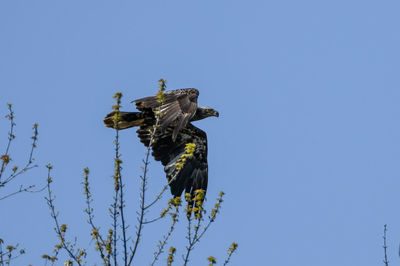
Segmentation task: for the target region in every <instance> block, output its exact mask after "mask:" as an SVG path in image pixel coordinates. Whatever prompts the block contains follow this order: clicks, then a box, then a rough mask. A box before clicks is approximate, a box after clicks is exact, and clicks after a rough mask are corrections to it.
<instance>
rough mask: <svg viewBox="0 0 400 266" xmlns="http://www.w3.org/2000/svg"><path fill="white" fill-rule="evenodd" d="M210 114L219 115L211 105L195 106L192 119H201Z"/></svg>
mask: <svg viewBox="0 0 400 266" xmlns="http://www.w3.org/2000/svg"><path fill="white" fill-rule="evenodd" d="M210 116H215V117H219V113H218V111H217V110H214V109H213V108H211V107H197V110H196V114H195V116H194V117H193V119H192V121H196V120H201V119H204V118H207V117H210Z"/></svg>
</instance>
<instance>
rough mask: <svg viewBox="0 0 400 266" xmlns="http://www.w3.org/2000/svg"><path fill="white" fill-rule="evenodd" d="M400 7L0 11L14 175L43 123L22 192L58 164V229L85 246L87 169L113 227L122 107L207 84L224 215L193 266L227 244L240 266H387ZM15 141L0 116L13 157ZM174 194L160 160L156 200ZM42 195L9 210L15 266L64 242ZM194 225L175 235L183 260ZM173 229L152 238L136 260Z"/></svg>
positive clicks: (152, 231)
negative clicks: (117, 108) (164, 191)
mask: <svg viewBox="0 0 400 266" xmlns="http://www.w3.org/2000/svg"><path fill="white" fill-rule="evenodd" d="M399 10H400V3H399V2H398V1H394V0H387V1H369V0H364V1H341V0H339V1H308V0H307V1H261V0H260V1H188V0H185V1H175V0H174V1H113V2H111V1H41V0H37V1H20V0H14V1H1V2H0V36H1V37H0V38H1V41H0V91H1V93H0V111H1V114H2V115H3V114H4V115H5V114H6V112H7V108H6V103H8V102H11V103H13V104H14V107H15V112H16V115H17V117H16V122H17V131H16V134H17V139H16V141H15V146H14V147H13V150H12V152H13V153H14V154H15V155H16V156H15V162H20V161H23V160H24V159H25V158H26V156H27V152H28V148H29V147H28V146H29V136H30V134H31V130H30V129H31V125H32V124H33V123H34V122H38V123H39V132H40V135H39V148H38V150H37V156H36V158H37V163H38V164H39V165H40V167H39V168H37V169H34V170H32V171H31V172H30V173H29V174H27V175H25V176H24V177H23V178H21V179H19V182H20V183H21V182H22V183H35V184H38V185H40V184H42V183H44V180H45V175H46V169H45V167H44V165H45V164H46V163H48V162H51V163H52V164H53V165H54V173H53V177H54V180H55V182H54V186H53V188H54V192H55V193H56V195H57V199H56V206H57V208H58V209H59V210H60V211H61V214H60V221H61V222H62V223H67V224H68V225H69V227H70V228H71V232H74V234H73V235H76V236H78V238H79V243H80V245H81V246H82V247H86V246H87V245H88V243H89V239H90V237H89V235H88V231H89V230H90V229H89V226H88V225H87V224H86V217H85V215H84V213H83V212H82V210H83V209H84V200H83V194H82V189H81V184H80V183H81V177H82V168H84V167H86V166H88V167H89V168H90V169H91V171H92V175H91V180H92V187H93V194H94V197H95V200H96V202H95V208H96V214H95V215H96V220H97V223H98V224H101V225H102V228H103V229H105V228H107V227H108V225H109V223H110V222H111V221H110V220H109V219H108V215H107V207H108V204H109V203H110V202H111V199H110V189H111V187H110V186H111V184H112V179H111V177H110V176H111V175H112V173H113V161H112V160H113V143H112V142H113V136H114V132H113V131H112V130H109V129H106V128H105V127H104V126H103V123H102V119H103V117H104V115H105V114H106V113H108V112H109V111H110V110H111V108H110V107H111V105H112V104H113V101H112V95H113V94H114V92H116V91H121V92H122V93H123V94H124V98H123V106H124V109H125V110H133V105H132V104H130V101H131V100H133V99H135V98H140V97H144V96H148V95H152V94H153V93H154V92H155V91H156V87H157V80H158V79H159V78H165V79H167V80H168V88H169V89H175V88H185V87H195V88H198V89H199V90H200V98H199V104H200V105H207V106H212V107H214V108H215V109H217V110H218V111H219V112H220V117H219V118H218V119H217V118H210V119H207V120H205V121H200V122H197V123H196V125H197V126H199V127H200V128H202V129H204V130H205V131H207V133H208V140H209V190H208V198H209V201H208V203H209V204H211V203H212V202H213V199H214V198H215V197H216V196H217V193H218V192H219V191H220V190H223V191H225V192H226V202H225V203H224V205H223V209H222V213H221V216H220V217H219V218H218V220H217V222H216V223H215V224H214V225H213V227H212V228H211V230H210V231H209V233H208V234H207V235H206V237H205V238H204V240H203V241H202V242H201V243H200V246H199V247H198V248H197V249H196V250H195V252H194V253H193V257H192V262H193V265H205V264H206V263H207V262H206V260H205V258H206V257H207V256H209V255H214V256H216V257H217V260H218V261H219V262H221V261H222V260H223V259H224V257H225V250H226V248H227V247H228V246H229V244H230V243H231V242H232V241H237V242H238V243H239V250H238V253H237V254H236V255H235V256H234V257H233V259H232V265H276V266H277V265H282V266H288V265H296V266H297V265H304V266H309V265H311V266H313V265H315V266H319V265H324V266H338V265H341V266H346V265H364V266H369V265H371V266H372V265H380V264H382V259H383V250H382V230H383V225H384V224H385V223H387V224H388V226H389V232H388V234H389V236H388V237H389V242H388V244H389V250H388V252H389V256H390V257H389V259H390V260H391V261H392V262H393V264H392V265H396V264H398V263H399V258H398V256H397V253H398V246H399V242H400V222H399V221H400V213H399V211H398V203H399V201H400V193H399V188H400V166H399V165H400V164H399V162H400V123H399V119H400V105H399V98H400V78H399V71H400V50H399V47H400V34H399V25H400V16H399ZM7 130H8V125H7V121H6V120H5V119H2V120H1V121H0V134H1V136H0V137H1V141H2V144H1V145H2V146H3V148H4V146H5V144H6V133H7ZM121 135H122V137H121V141H122V154H123V160H124V178H125V180H127V186H126V190H127V193H128V194H129V195H128V198H127V201H128V202H127V204H128V209H127V210H128V212H129V214H128V218H129V223H130V224H131V228H130V234H132V235H133V234H134V226H135V223H136V220H135V219H136V214H135V210H136V208H137V206H138V203H137V198H138V190H139V188H138V186H139V182H138V176H139V174H140V171H141V169H140V165H141V162H140V161H141V158H142V157H143V154H144V148H143V146H142V145H141V143H139V141H138V140H137V138H136V135H135V131H134V130H131V131H124V132H121ZM3 148H1V149H3ZM165 182H166V181H165V177H164V173H163V171H162V168H161V167H160V166H159V163H157V162H153V163H152V165H151V180H150V184H149V185H150V189H149V193H156V192H157V191H158V190H159V189H160V188H161V187H162V186H163V185H164V184H165ZM18 184H19V183H18V182H16V183H14V186H15V187H17V186H18ZM43 197H44V194H34V195H27V194H25V195H18V196H16V197H14V198H12V199H9V200H4V201H1V202H0V209H1V210H2V212H1V213H2V214H1V219H0V237H2V238H4V239H5V240H7V241H8V242H10V243H16V242H19V243H20V245H21V246H22V247H25V249H26V251H27V254H26V255H24V256H23V257H21V258H19V259H18V261H16V262H15V264H14V265H27V264H28V263H32V264H34V265H41V264H42V263H43V260H42V259H41V255H42V254H43V253H49V252H50V251H51V250H52V248H53V244H55V243H56V241H57V239H56V237H55V234H54V232H53V221H52V220H51V218H50V216H49V211H48V208H47V206H46V203H45V201H44V199H43ZM163 206H164V203H162V204H159V205H158V208H160V209H161V208H162V207H163ZM153 214H154V215H155V213H153ZM185 226H186V224H185V223H184V221H183V219H182V221H181V223H180V224H179V226H178V227H179V228H180V229H178V231H177V234H176V235H175V238H174V239H173V242H174V245H175V246H176V247H177V248H178V251H177V254H178V257H177V260H178V261H179V262H180V258H179V255H180V254H181V253H182V252H183V248H184V245H185V243H186V240H185V239H184V237H183V233H184V232H185ZM165 230H166V227H165V225H163V224H160V225H149V226H147V227H145V229H144V236H145V238H146V240H145V241H144V242H143V243H142V244H143V245H141V246H140V256H139V257H138V258H137V263H138V264H137V265H146V264H147V263H148V262H149V261H150V257H151V255H152V253H153V251H154V249H155V245H156V241H157V236H159V234H160V232H164V231H165ZM164 263H165V258H163V259H162V263H161V265H164ZM179 264H180V263H177V265H179ZM89 265H90V264H89Z"/></svg>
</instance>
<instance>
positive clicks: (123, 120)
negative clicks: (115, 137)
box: [104, 111, 144, 130]
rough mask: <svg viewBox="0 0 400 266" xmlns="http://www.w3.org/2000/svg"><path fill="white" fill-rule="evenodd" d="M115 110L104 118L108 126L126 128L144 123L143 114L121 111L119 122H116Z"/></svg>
mask: <svg viewBox="0 0 400 266" xmlns="http://www.w3.org/2000/svg"><path fill="white" fill-rule="evenodd" d="M114 116H115V111H114V112H111V113H109V114H108V115H106V117H105V118H104V124H105V125H106V127H110V128H115V129H119V130H121V129H126V128H130V127H136V126H140V125H142V123H143V122H144V118H143V114H142V113H138V112H119V114H118V118H117V119H118V124H117V125H116V124H115V120H116V119H115V117H114Z"/></svg>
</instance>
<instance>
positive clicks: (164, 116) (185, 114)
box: [134, 89, 199, 141]
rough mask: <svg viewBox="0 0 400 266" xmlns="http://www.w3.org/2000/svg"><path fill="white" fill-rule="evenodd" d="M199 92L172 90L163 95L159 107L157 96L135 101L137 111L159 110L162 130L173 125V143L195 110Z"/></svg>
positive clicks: (193, 90)
mask: <svg viewBox="0 0 400 266" xmlns="http://www.w3.org/2000/svg"><path fill="white" fill-rule="evenodd" d="M198 96H199V91H198V90H196V89H180V90H172V91H167V92H165V93H164V98H165V100H164V102H163V104H162V105H161V104H160V103H159V102H158V99H157V96H150V97H146V98H142V99H138V100H135V101H134V102H135V103H136V108H137V109H138V110H139V111H146V110H149V109H151V110H152V111H155V109H158V108H159V111H160V112H161V117H160V125H161V128H162V129H163V130H165V129H166V128H167V127H169V126H171V125H173V126H174V131H173V132H172V140H173V141H175V140H176V137H177V136H178V133H179V132H180V131H181V130H182V129H183V128H185V127H186V125H187V124H188V122H189V121H190V119H191V118H192V117H193V116H194V115H195V113H196V110H197V98H198Z"/></svg>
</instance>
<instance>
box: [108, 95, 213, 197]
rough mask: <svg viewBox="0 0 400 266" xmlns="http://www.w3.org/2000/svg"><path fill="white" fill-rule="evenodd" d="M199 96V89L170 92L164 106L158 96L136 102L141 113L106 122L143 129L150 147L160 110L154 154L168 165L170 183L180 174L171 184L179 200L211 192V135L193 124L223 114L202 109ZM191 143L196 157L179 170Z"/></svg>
mask: <svg viewBox="0 0 400 266" xmlns="http://www.w3.org/2000/svg"><path fill="white" fill-rule="evenodd" d="M198 96H199V91H198V90H196V89H179V90H172V91H167V92H165V93H164V101H163V103H162V104H161V103H160V102H159V101H158V98H157V96H150V97H145V98H141V99H138V100H135V101H133V102H135V104H136V108H137V109H138V110H139V111H140V112H120V113H119V123H118V125H114V119H113V116H114V112H112V113H110V114H108V115H107V116H106V117H105V119H104V124H105V125H106V126H107V127H111V128H116V129H126V128H130V127H134V126H139V129H138V130H137V134H138V137H139V138H140V141H141V142H142V143H143V144H144V145H145V146H147V147H148V146H149V145H150V137H151V133H150V132H151V131H152V129H153V126H154V125H155V123H156V117H155V114H154V112H155V111H157V110H159V111H160V114H161V115H160V119H159V125H160V128H159V129H158V130H157V131H156V132H155V134H154V136H153V140H154V142H153V145H152V150H153V153H152V154H153V156H154V158H155V160H157V161H161V163H162V164H163V165H164V171H165V173H166V176H167V180H168V182H170V180H171V178H172V177H173V176H175V175H176V178H175V180H173V181H172V182H171V183H170V187H171V193H172V195H174V196H176V197H178V196H181V195H182V192H183V190H185V191H186V193H191V194H194V191H196V190H197V189H203V190H204V191H206V190H207V182H208V164H207V135H206V133H205V132H204V131H202V130H201V129H199V128H197V127H195V126H194V125H192V123H191V122H192V121H196V120H201V119H204V118H207V117H210V116H216V117H218V116H219V114H218V112H217V111H215V110H214V109H212V108H209V107H198V106H197V98H198ZM188 143H195V144H196V149H195V151H194V154H193V157H192V158H190V159H188V160H187V161H186V163H185V164H184V166H183V168H182V169H181V170H179V171H178V169H177V165H176V163H177V162H178V160H179V158H181V156H182V154H184V153H185V146H186V144H188Z"/></svg>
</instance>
